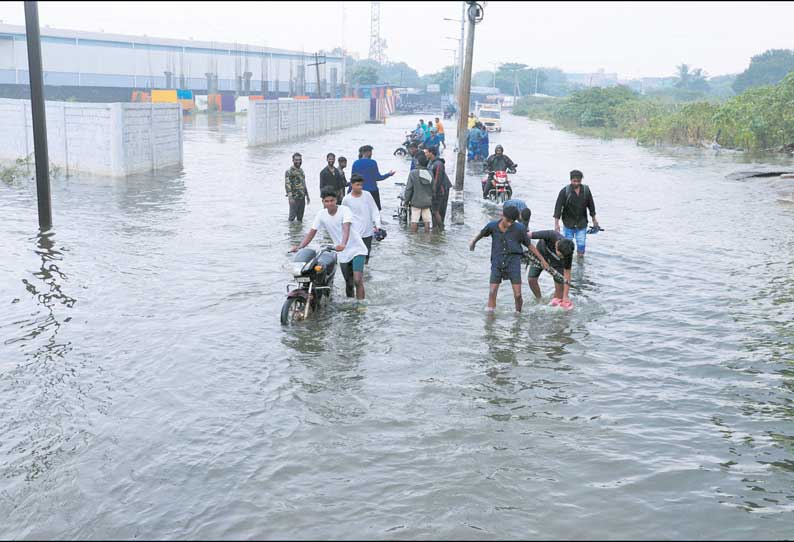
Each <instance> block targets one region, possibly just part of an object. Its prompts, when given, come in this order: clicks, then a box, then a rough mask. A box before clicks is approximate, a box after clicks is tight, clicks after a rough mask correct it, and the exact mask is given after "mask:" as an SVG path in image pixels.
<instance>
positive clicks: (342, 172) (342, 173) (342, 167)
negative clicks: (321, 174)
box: [336, 156, 348, 205]
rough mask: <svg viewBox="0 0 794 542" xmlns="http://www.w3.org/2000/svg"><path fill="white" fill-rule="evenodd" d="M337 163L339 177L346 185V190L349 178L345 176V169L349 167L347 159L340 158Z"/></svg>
mask: <svg viewBox="0 0 794 542" xmlns="http://www.w3.org/2000/svg"><path fill="white" fill-rule="evenodd" d="M336 163H337V164H339V167H337V168H336V169H337V171H339V176H340V177H341V178H342V182H343V183H344V188H345V189H346V188H347V185H348V182H347V176H346V175H345V168H346V167H347V158H345V157H344V156H340V157H339V158H337V159H336ZM343 192H344V190H343ZM337 205H341V204H337Z"/></svg>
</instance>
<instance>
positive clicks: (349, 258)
mask: <svg viewBox="0 0 794 542" xmlns="http://www.w3.org/2000/svg"><path fill="white" fill-rule="evenodd" d="M320 197H321V198H322V200H323V210H322V211H320V212H319V213H317V216H316V217H314V223H312V227H311V229H310V230H309V231H308V232H307V233H306V236H305V237H304V238H303V241H301V242H300V244H299V245H296V246H294V247H292V249H291V250H290V252H297V251H298V250H300V249H302V248H303V247H305V246H306V245H308V244H309V243H311V242H312V239H314V236H315V235H316V234H317V232H318V231H319V230H325V231H326V232H327V233H328V235H329V236H330V237H331V239H332V240H333V242H334V243H336V247H335V248H336V251H337V252H338V253H339V254H337V257H336V258H337V261H338V262H339V264H340V265H339V266H340V267H341V268H342V275H343V276H344V277H345V285H346V286H347V287H346V293H347V296H348V297H353V295H352V292H353V289H352V287H351V286H350V283H351V282H353V284H354V285H355V288H356V299H364V261H365V260H366V257H367V247H366V245H365V244H364V241H362V240H361V235H360V234H359V233H358V232H357V231H356V230H355V228H353V213H352V211H351V210H350V208H348V207H345V206H344V205H337V203H336V192H334V191H333V190H328V189H324V190H323V192H322V194H321V195H320Z"/></svg>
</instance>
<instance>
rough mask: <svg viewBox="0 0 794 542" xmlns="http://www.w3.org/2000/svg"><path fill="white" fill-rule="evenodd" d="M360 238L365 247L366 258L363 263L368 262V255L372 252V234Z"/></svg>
mask: <svg viewBox="0 0 794 542" xmlns="http://www.w3.org/2000/svg"><path fill="white" fill-rule="evenodd" d="M361 240H362V241H364V246H365V247H367V259H366V260H364V263H369V255H370V253H372V236H371V235H370V236H369V237H362V238H361Z"/></svg>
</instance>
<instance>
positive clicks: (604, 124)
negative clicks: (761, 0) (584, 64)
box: [514, 73, 794, 151]
mask: <svg viewBox="0 0 794 542" xmlns="http://www.w3.org/2000/svg"><path fill="white" fill-rule="evenodd" d="M670 96H671V95H670V94H667V95H664V96H660V95H657V96H655V97H654V96H651V97H640V96H638V95H637V94H635V93H634V92H633V91H631V90H630V89H628V88H626V87H611V88H604V89H602V88H590V89H586V90H582V91H578V92H575V93H573V94H572V95H571V96H569V97H568V98H563V99H551V100H550V99H545V101H539V99H538V98H532V99H531V100H529V99H527V98H523V99H522V100H519V103H517V104H516V107H515V109H514V112H515V113H516V114H526V115H528V116H529V117H530V118H545V119H549V120H552V121H553V122H554V123H555V125H557V126H558V127H560V128H563V129H569V130H577V129H588V128H603V129H605V130H607V131H608V132H609V133H617V134H618V135H622V136H625V137H632V138H634V139H635V140H636V141H637V143H639V144H643V145H656V144H661V143H671V144H675V145H699V144H703V143H707V142H712V141H716V142H718V143H719V144H720V145H722V146H723V147H727V148H733V149H742V150H753V151H755V150H775V149H778V148H780V147H783V146H786V145H791V144H792V143H794V73H791V74H789V75H788V76H786V77H785V78H784V79H783V80H782V81H781V82H780V83H779V84H777V85H774V86H767V87H757V88H752V89H750V90H747V91H746V92H744V93H743V94H740V95H739V96H734V97H733V98H730V99H729V100H727V101H726V102H724V103H717V102H714V101H705V100H700V101H694V102H693V101H671V100H670V99H669V97H670ZM688 97H689V96H687V98H688ZM605 133H606V132H605Z"/></svg>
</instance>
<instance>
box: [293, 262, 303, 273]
mask: <svg viewBox="0 0 794 542" xmlns="http://www.w3.org/2000/svg"><path fill="white" fill-rule="evenodd" d="M304 265H306V262H292V274H293V275H294V276H296V277H299V276H301V275H302V274H303V266H304Z"/></svg>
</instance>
